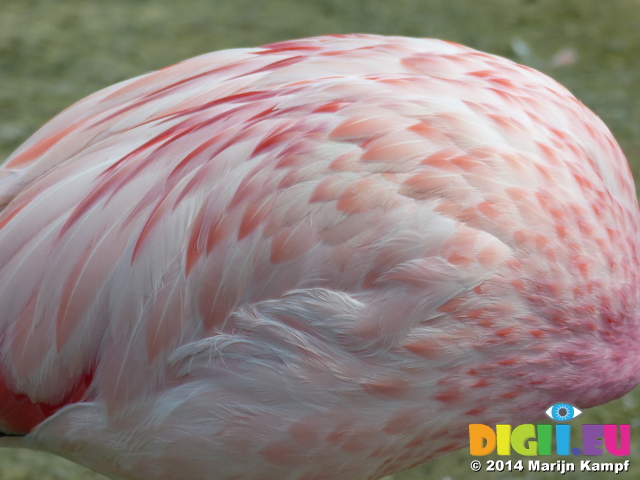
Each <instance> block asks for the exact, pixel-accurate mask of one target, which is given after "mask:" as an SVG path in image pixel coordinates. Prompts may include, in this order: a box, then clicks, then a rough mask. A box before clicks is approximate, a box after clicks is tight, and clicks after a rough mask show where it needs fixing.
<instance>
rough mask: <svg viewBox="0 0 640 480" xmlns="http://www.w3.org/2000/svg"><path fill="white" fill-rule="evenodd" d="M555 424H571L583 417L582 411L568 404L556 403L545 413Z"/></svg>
mask: <svg viewBox="0 0 640 480" xmlns="http://www.w3.org/2000/svg"><path fill="white" fill-rule="evenodd" d="M544 413H545V414H546V415H547V417H549V418H550V419H551V420H553V421H554V422H570V421H571V420H573V419H574V418H578V417H579V416H580V415H582V410H580V409H579V408H578V407H574V406H573V405H569V404H568V403H556V404H554V405H551V406H550V407H549V408H547V410H546V411H545V412H544Z"/></svg>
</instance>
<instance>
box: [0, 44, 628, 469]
mask: <svg viewBox="0 0 640 480" xmlns="http://www.w3.org/2000/svg"><path fill="white" fill-rule="evenodd" d="M0 204H1V205H2V208H3V210H2V212H1V214H0V306H1V309H2V316H1V317H0V430H1V431H2V432H4V434H5V435H4V436H3V438H2V439H0V442H1V445H2V446H8V447H25V448H32V449H37V450H42V451H47V452H52V453H55V454H57V455H61V456H63V457H66V458H69V459H71V460H73V461H75V462H78V463H80V464H83V465H85V466H88V467H89V468H91V469H94V470H96V471H99V472H102V473H104V474H105V475H107V476H109V477H111V478H118V479H162V480H169V479H181V480H182V479H205V478H215V479H224V480H232V479H292V480H293V479H297V480H302V479H304V480H313V479H326V478H334V479H376V478H380V477H382V476H384V475H387V474H390V473H393V472H396V471H399V470H402V469H405V468H408V467H411V466H414V465H418V464H420V463H423V462H426V461H428V460H430V459H433V458H436V457H438V456H442V455H445V454H446V453H449V452H451V451H454V450H456V449H459V448H461V447H463V446H464V445H465V444H466V443H467V441H468V439H467V436H468V425H469V424H470V423H484V424H489V425H491V424H496V423H510V424H516V423H525V422H527V421H533V420H537V419H540V418H542V417H543V416H544V413H543V412H544V410H545V409H546V408H547V407H548V406H549V405H550V404H552V403H554V402H558V401H562V402H568V403H571V404H573V405H577V406H578V407H579V408H581V409H582V408H588V407H591V406H594V405H598V404H602V403H605V402H607V401H610V400H612V399H614V398H617V397H619V396H621V395H623V394H624V393H626V392H628V391H629V390H630V389H632V388H633V387H634V386H635V385H636V384H637V383H638V382H639V381H640V358H639V356H640V351H639V350H638V349H637V345H636V343H637V338H638V337H639V326H640V322H639V317H638V314H639V307H640V290H639V288H638V272H640V264H639V261H638V249H639V242H638V230H639V226H640V225H639V223H640V216H639V211H638V203H637V200H636V195H635V189H634V183H633V180H632V177H631V174H630V171H629V168H628V165H627V162H626V160H625V157H624V155H623V153H622V152H621V150H620V148H619V147H618V145H617V143H616V141H615V140H614V138H613V137H612V135H611V133H610V132H609V131H608V129H607V128H606V126H605V125H604V124H603V123H602V122H601V121H600V120H599V119H598V118H597V117H596V115H595V114H593V113H592V112H590V111H589V110H588V109H587V108H586V107H584V106H583V105H582V104H581V103H580V102H579V101H578V100H576V98H575V97H574V96H572V95H571V94H570V93H569V92H568V91H567V90H565V89H564V88H563V87H562V86H560V85H559V84H558V83H556V82H555V81H553V80H552V79H550V78H548V77H547V76H545V75H543V74H541V73H540V72H537V71H535V70H533V69H531V68H528V67H525V66H521V65H517V64H515V63H513V62H511V61H509V60H506V59H503V58H500V57H497V56H494V55H489V54H486V53H481V52H478V51H475V50H472V49H470V48H466V47H464V46H461V45H457V44H453V43H450V42H446V41H439V40H429V39H413V38H403V37H384V36H376V35H363V34H356V35H329V36H322V37H316V38H307V39H300V40H293V41H285V42H280V43H274V44H270V45H266V46H263V47H260V48H254V49H235V50H227V51H219V52H215V53H210V54H206V55H202V56H198V57H195V58H193V59H190V60H187V61H184V62H182V63H179V64H177V65H173V66H170V67H168V68H165V69H162V70H159V71H156V72H153V73H149V74H147V75H143V76H141V77H138V78H134V79H131V80H128V81H124V82H122V83H119V84H117V85H114V86H111V87H108V88H106V89H104V90H101V91H99V92H97V93H95V94H93V95H91V96H89V97H87V98H85V99H84V100H82V101H80V102H78V103H77V104H75V105H73V106H72V107H70V108H69V109H67V110H65V111H64V112H62V113H61V114H59V115H58V116H57V117H55V118H54V119H53V120H51V121H50V122H49V123H47V124H46V125H45V126H44V127H42V128H41V129H40V130H39V131H38V132H36V133H35V134H34V135H33V136H32V137H31V138H30V139H29V140H27V141H26V142H25V143H24V144H23V145H22V146H21V147H20V148H18V150H17V151H16V152H15V153H14V154H13V155H11V157H10V158H9V159H8V161H7V162H6V163H5V164H4V165H3V166H2V168H1V169H0Z"/></svg>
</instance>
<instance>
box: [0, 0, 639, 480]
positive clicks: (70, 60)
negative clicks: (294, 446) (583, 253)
mask: <svg viewBox="0 0 640 480" xmlns="http://www.w3.org/2000/svg"><path fill="white" fill-rule="evenodd" d="M638 25H640V1H639V0H609V1H607V2H603V1H602V0H482V1H480V0H422V1H420V0H395V1H389V0H370V1H364V0H363V1H360V0H351V1H348V0H268V1H262V2H257V1H255V0H251V1H250V0H235V1H234V0H217V1H215V2H214V1H211V0H182V1H180V2H176V1H173V0H154V1H151V0H108V1H98V0H60V1H57V2H52V1H46V0H3V2H2V4H1V8H0V160H2V159H4V158H6V157H7V156H8V155H9V154H10V153H11V151H12V150H14V149H15V148H16V147H17V146H18V145H19V144H20V143H21V142H22V141H24V140H25V139H26V138H27V137H28V136H29V135H30V134H31V133H33V132H34V131H35V130H36V128H38V127H39V126H40V125H42V124H43V123H44V122H45V121H47V120H48V119H49V118H51V117H52V116H53V115H55V114H56V113H58V112H59V111H61V110H62V109H63V108H65V107H67V106H69V105H70V104H72V103H73V102H74V101H76V100H79V99H81V98H82V97H84V96H86V95H88V94H90V93H92V92H94V91H96V90H98V89H100V88H102V87H105V86H108V85H110V84H113V83H115V82H117V81H120V80H124V79H126V78H130V77H132V76H135V75H139V74H142V73H145V72H147V71H150V70H154V69H157V68H161V67H164V66H166V65H169V64H171V63H175V62H177V61H180V60H182V59H185V58H188V57H192V56H194V55H197V54H200V53H205V52H208V51H213V50H219V49H223V48H234V47H249V46H258V45H261V44H265V43H269V42H274V41H279V40H284V39H290V38H296V37H306V36H311V35H319V34H324V33H347V32H370V33H379V34H390V35H391V34H392V35H408V36H419V37H436V38H443V39H447V40H451V41H455V42H459V43H464V44H466V45H469V46H471V47H474V48H477V49H480V50H484V51H488V52H491V53H496V54H498V55H502V56H506V57H509V58H511V59H513V60H515V61H518V62H520V63H524V64H527V65H530V66H532V67H535V68H537V69H539V70H542V71H544V72H545V73H547V74H548V75H550V76H552V77H554V78H555V79H557V80H558V81H560V83H562V84H564V85H565V86H566V87H567V88H569V90H571V91H572V92H573V93H574V94H575V95H576V96H577V97H578V98H579V99H580V100H582V101H583V102H584V103H585V104H586V105H587V106H589V107H590V108H591V109H593V110H594V111H595V112H596V113H597V114H598V115H600V117H601V118H602V119H603V120H604V121H605V123H606V124H607V125H608V126H609V128H610V129H611V130H612V131H613V133H614V135H615V136H616V138H617V139H618V141H619V143H620V145H621V146H622V149H623V150H624V151H625V153H626V155H627V158H628V159H629V163H630V165H631V169H632V171H633V173H634V176H635V178H636V179H638V178H640V88H639V87H638V85H640V62H639V61H638V52H640V28H638ZM562 52H565V53H566V52H569V53H570V54H573V55H574V57H575V59H576V60H575V62H573V63H571V62H569V64H566V65H564V66H554V61H553V59H554V57H555V56H556V55H558V54H560V53H562ZM639 400H640V390H639V389H636V390H635V391H633V392H632V393H630V394H628V395H627V396H625V397H623V398H622V399H620V400H617V401H615V402H612V403H610V404H608V405H605V406H601V407H598V408H594V409H592V410H590V411H589V412H588V413H587V414H585V415H583V416H582V417H581V418H580V420H579V421H576V422H574V423H578V424H579V423H581V422H584V423H631V424H632V427H633V428H632V455H631V463H632V469H631V473H628V474H626V475H627V476H626V478H629V479H635V478H640V465H638V463H640V451H639V449H638V446H639V444H640V439H639V431H640V429H639V424H640V404H639V403H638V401H639ZM496 458H497V457H496ZM513 458H516V457H513ZM471 460H472V457H470V456H469V454H468V452H467V451H465V450H461V451H459V452H457V453H454V454H452V455H449V456H448V457H445V458H442V459H439V460H436V461H434V462H431V463H430V464H428V465H426V466H422V467H418V468H415V469H413V470H411V471H408V472H404V473H401V474H396V475H394V476H393V479H394V480H422V479H426V478H431V479H452V480H453V479H461V478H473V479H476V480H484V479H489V478H496V477H498V478H500V479H505V480H506V479H509V478H536V477H537V476H540V477H541V476H543V475H544V474H526V473H524V474H521V475H515V474H510V473H487V472H480V473H473V472H471V471H470V469H469V463H470V461H471ZM554 460H555V458H553V457H551V459H550V460H549V461H554ZM584 476H586V475H585V474H580V473H577V474H567V475H565V476H564V478H567V479H572V480H573V479H578V478H583V477H584ZM612 477H613V474H607V473H602V474H595V473H591V474H588V478H589V479H592V480H595V479H600V478H612ZM98 478H103V477H100V476H98V475H96V474H93V473H92V472H89V471H87V470H85V469H83V468H81V467H78V466H76V465H73V464H71V463H69V462H67V461H65V460H63V459H59V458H56V457H52V456H50V455H45V454H39V453H34V452H29V451H22V450H8V449H0V480H26V479H41V480H79V479H98ZM544 478H549V477H548V475H547V476H546V477H544Z"/></svg>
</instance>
